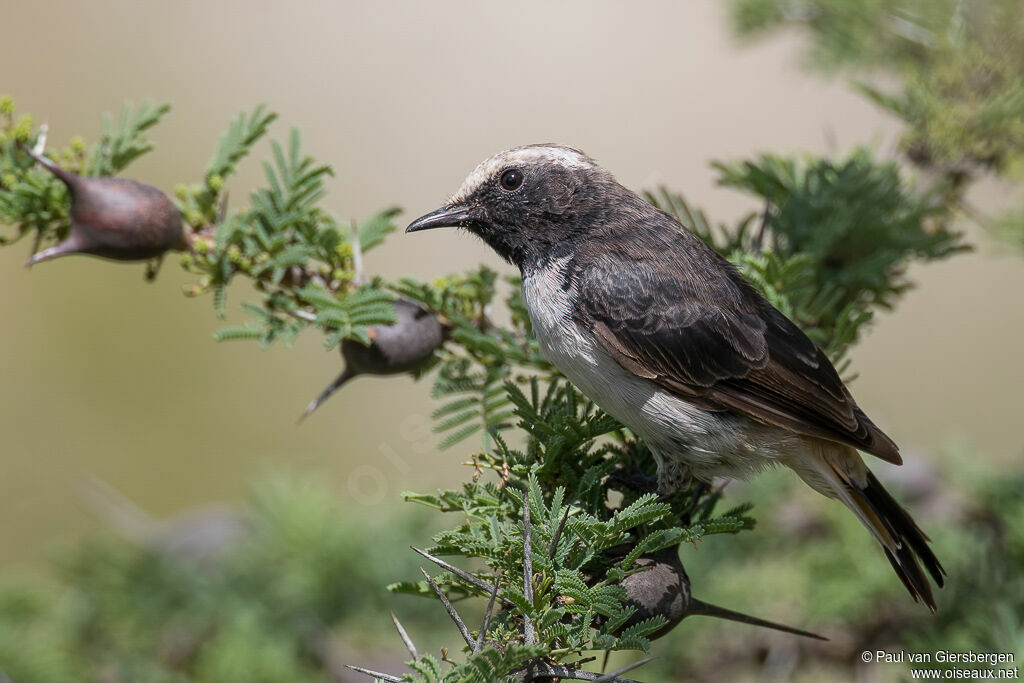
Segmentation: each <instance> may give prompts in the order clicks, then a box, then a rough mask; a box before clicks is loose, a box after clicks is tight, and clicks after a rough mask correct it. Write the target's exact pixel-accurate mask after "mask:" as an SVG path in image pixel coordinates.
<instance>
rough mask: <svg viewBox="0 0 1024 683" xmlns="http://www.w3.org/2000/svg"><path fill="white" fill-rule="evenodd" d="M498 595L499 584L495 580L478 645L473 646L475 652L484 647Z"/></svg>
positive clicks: (477, 639)
mask: <svg viewBox="0 0 1024 683" xmlns="http://www.w3.org/2000/svg"><path fill="white" fill-rule="evenodd" d="M497 597H498V584H497V582H495V584H494V590H493V591H491V599H490V600H489V601H488V602H487V611H486V612H484V623H483V626H481V627H480V635H478V636H477V638H476V647H474V648H473V654H477V653H478V652H480V650H482V649H483V647H484V636H486V635H487V627H488V626H490V625H491V614H492V613H493V612H494V600H495V598H497Z"/></svg>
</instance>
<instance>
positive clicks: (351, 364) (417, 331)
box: [299, 299, 445, 422]
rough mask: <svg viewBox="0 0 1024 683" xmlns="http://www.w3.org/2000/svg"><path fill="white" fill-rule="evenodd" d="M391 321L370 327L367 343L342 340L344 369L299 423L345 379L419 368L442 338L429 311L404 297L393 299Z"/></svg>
mask: <svg viewBox="0 0 1024 683" xmlns="http://www.w3.org/2000/svg"><path fill="white" fill-rule="evenodd" d="M395 318H396V321H395V323H393V324H391V325H374V326H373V327H371V328H370V340H371V341H370V345H369V346H365V345H363V344H360V343H359V342H357V341H352V340H345V341H343V342H342V343H341V356H342V358H344V359H345V370H344V371H343V372H342V373H341V374H340V375H338V378H337V379H336V380H334V381H333V382H331V384H330V385H329V386H328V387H327V388H326V389H324V390H323V392H322V393H321V394H320V395H319V396H317V397H316V398H315V399H313V401H312V402H311V403H310V404H309V405H308V406H307V407H306V410H305V411H304V412H303V413H302V415H301V416H300V417H299V422H302V421H303V420H305V419H306V418H307V417H309V416H310V414H312V412H313V411H314V410H316V409H317V408H318V407H320V405H321V404H322V403H323V402H324V401H326V400H327V399H328V398H330V396H331V394H333V393H334V392H336V391H337V390H338V389H340V388H341V387H342V386H343V385H344V384H345V383H346V382H348V381H349V380H351V379H354V378H356V377H358V376H359V375H397V374H401V373H403V372H410V371H412V370H415V369H416V368H418V367H420V366H421V365H422V364H423V363H425V362H426V361H428V360H429V359H430V357H431V356H432V355H433V353H434V350H435V349H436V348H437V347H439V346H440V345H441V343H442V342H443V341H444V336H445V332H444V328H443V327H442V325H441V323H440V322H439V321H438V319H437V317H436V316H434V314H433V313H431V312H430V311H428V310H426V309H425V308H423V307H422V306H420V305H419V304H417V303H415V302H413V301H410V300H408V299H398V300H396V301H395Z"/></svg>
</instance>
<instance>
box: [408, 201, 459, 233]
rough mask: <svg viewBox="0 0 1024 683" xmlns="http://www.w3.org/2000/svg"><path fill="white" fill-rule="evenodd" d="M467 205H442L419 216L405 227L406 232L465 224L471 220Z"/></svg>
mask: <svg viewBox="0 0 1024 683" xmlns="http://www.w3.org/2000/svg"><path fill="white" fill-rule="evenodd" d="M472 218H473V217H472V216H471V215H470V209H469V207H468V206H462V205H459V204H454V205H452V206H444V207H441V208H440V209H438V210H437V211H431V212H430V213H428V214H427V215H426V216H420V217H419V218H417V219H416V220H414V221H413V222H412V223H410V224H409V227H408V228H406V229H405V231H406V232H419V231H420V230H433V229H434V228H454V227H458V226H461V225H465V224H466V223H468V222H469V221H470V220H472Z"/></svg>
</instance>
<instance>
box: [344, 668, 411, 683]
mask: <svg viewBox="0 0 1024 683" xmlns="http://www.w3.org/2000/svg"><path fill="white" fill-rule="evenodd" d="M345 666H346V667H347V668H349V669H352V670H353V671H358V672H359V673H361V674H363V675H364V676H369V677H370V678H379V679H380V680H382V681H388V683H402V679H401V678H397V677H395V676H390V675H388V674H382V673H381V672H379V671H371V670H370V669H364V668H363V667H361V666H353V665H351V664H346V665H345Z"/></svg>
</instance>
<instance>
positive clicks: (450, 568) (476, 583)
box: [409, 545, 515, 607]
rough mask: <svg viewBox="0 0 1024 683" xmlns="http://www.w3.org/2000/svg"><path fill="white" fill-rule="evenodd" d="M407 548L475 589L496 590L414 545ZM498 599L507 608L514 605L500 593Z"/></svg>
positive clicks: (488, 591) (494, 587)
mask: <svg viewBox="0 0 1024 683" xmlns="http://www.w3.org/2000/svg"><path fill="white" fill-rule="evenodd" d="M409 547H410V548H412V549H413V550H414V551H416V552H417V553H419V554H420V555H422V556H423V557H425V558H427V559H428V560H430V561H431V562H433V563H434V564H436V565H437V566H438V567H440V568H441V569H447V570H448V571H450V572H451V573H452V574H455V576H457V577H459V578H460V579H462V580H463V581H466V582H467V583H471V584H473V585H474V586H476V587H477V588H480V589H483V590H484V591H486V592H487V593H493V592H494V591H496V590H497V586H492V585H491V584H489V583H487V582H486V581H484V580H483V579H478V578H476V577H475V576H473V575H472V574H470V573H469V572H467V571H465V570H462V569H459V568H458V567H456V566H454V565H452V564H449V563H448V562H445V561H444V560H442V559H441V558H440V557H434V556H433V555H431V554H430V553H428V552H427V551H426V550H420V549H419V548H417V547H416V546H414V545H411V546H409ZM498 598H500V599H501V602H502V603H503V604H505V605H508V606H509V607H515V603H514V602H512V601H511V600H509V599H508V598H506V597H504V596H502V594H501V592H500V591H499V592H498Z"/></svg>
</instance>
